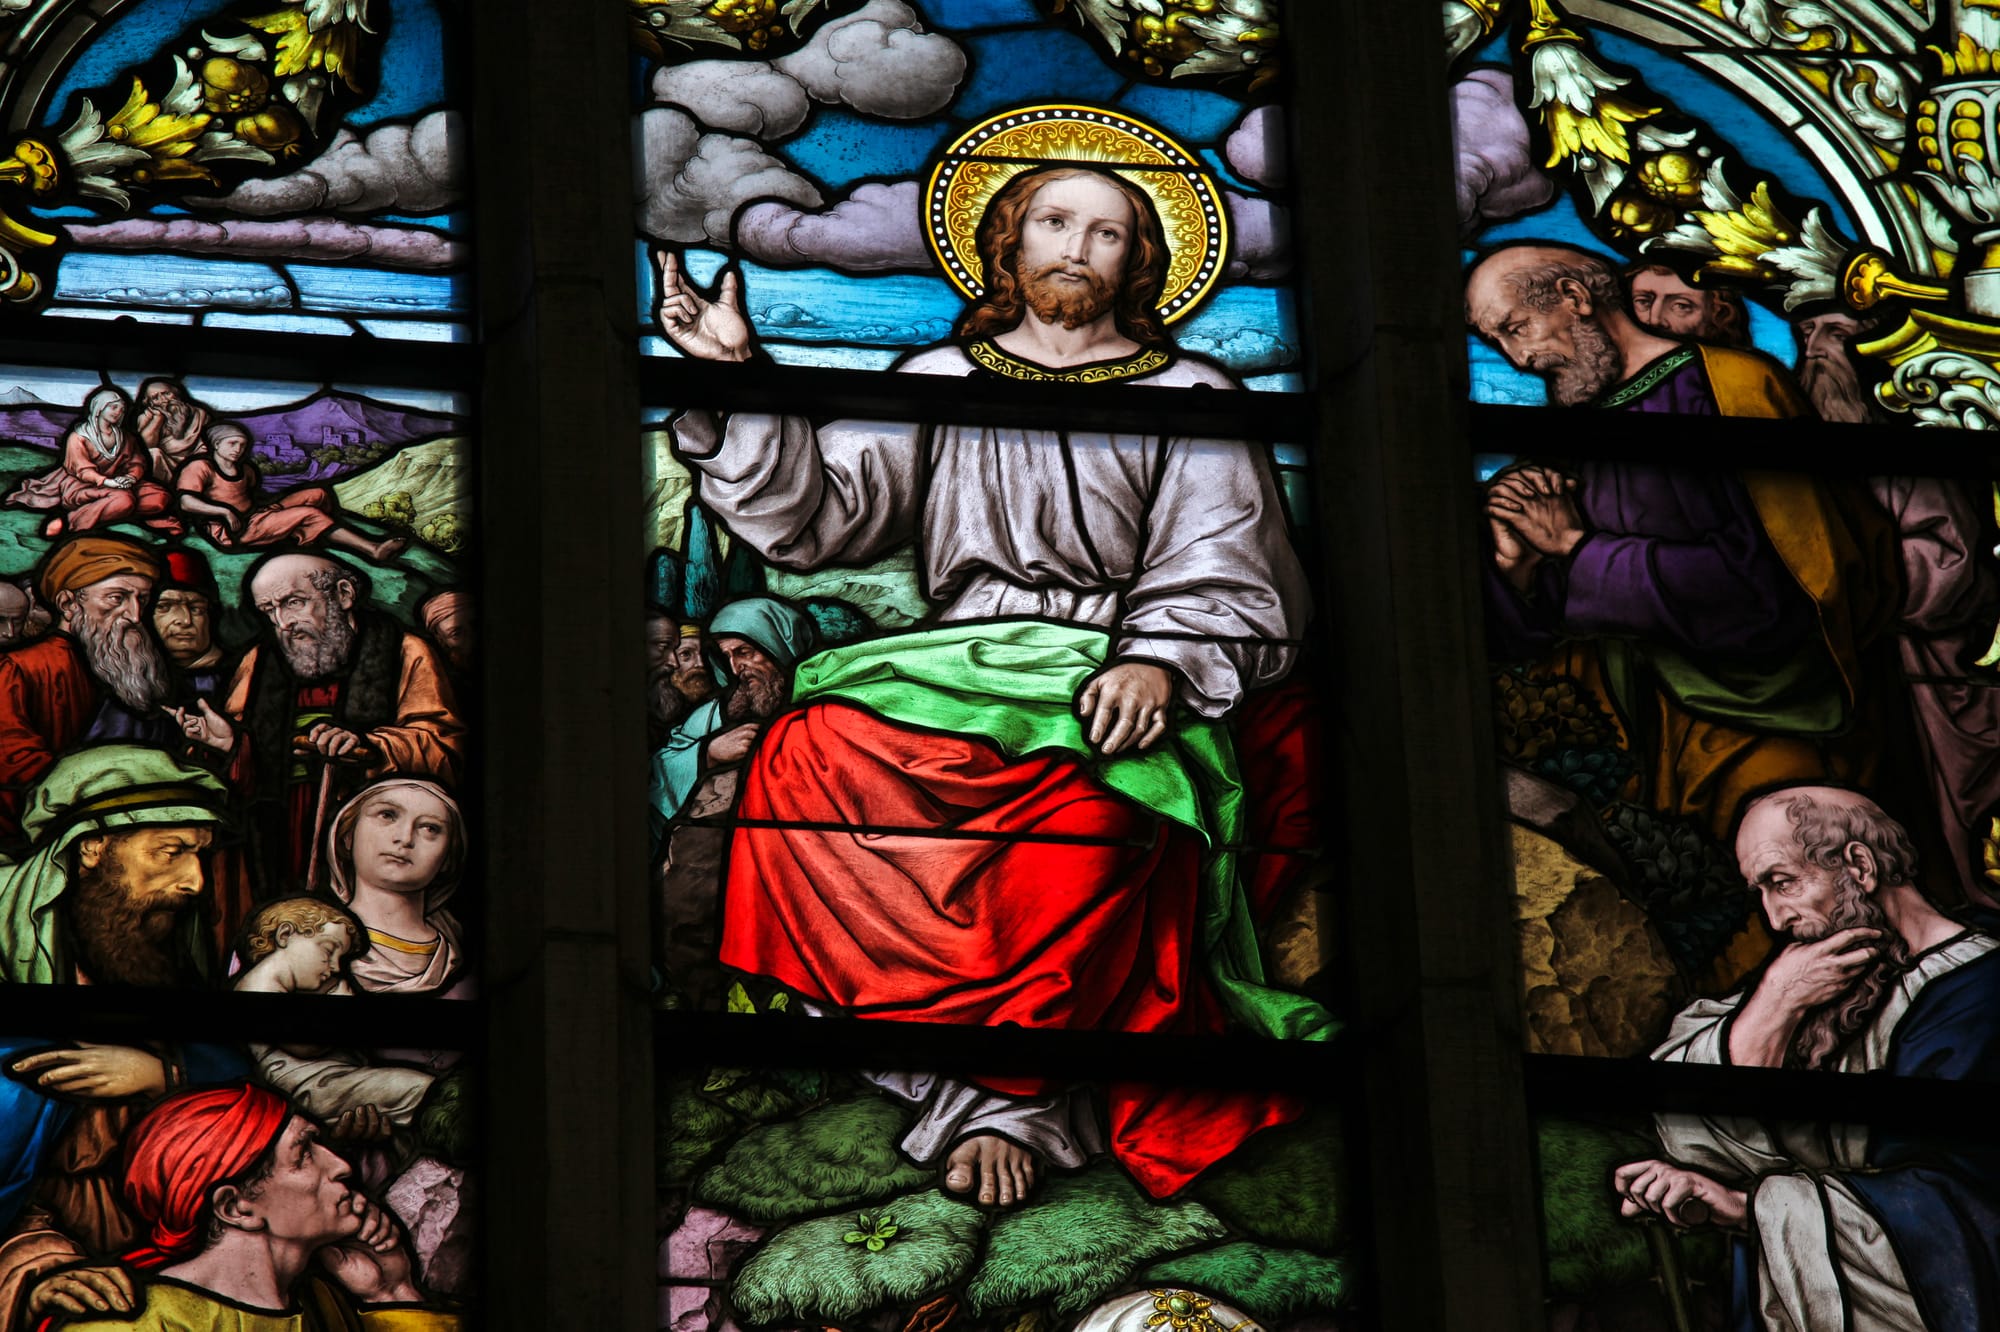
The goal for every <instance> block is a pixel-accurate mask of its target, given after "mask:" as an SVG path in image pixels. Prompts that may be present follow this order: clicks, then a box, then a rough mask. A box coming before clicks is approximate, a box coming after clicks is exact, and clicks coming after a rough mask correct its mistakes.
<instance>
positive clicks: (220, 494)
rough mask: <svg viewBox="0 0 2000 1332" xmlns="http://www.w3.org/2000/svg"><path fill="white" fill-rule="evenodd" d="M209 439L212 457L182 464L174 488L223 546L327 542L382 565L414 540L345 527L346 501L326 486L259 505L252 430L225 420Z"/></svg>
mask: <svg viewBox="0 0 2000 1332" xmlns="http://www.w3.org/2000/svg"><path fill="white" fill-rule="evenodd" d="M203 438H204V439H205V440H206V441H207V443H208V456H207V457H205V458H196V459H195V460H194V461H193V462H191V463H189V464H188V465H187V466H185V467H183V468H181V473H180V476H179V477H177V478H175V481H174V488H175V489H176V490H178V491H179V492H180V505H181V512H182V513H185V514H187V515H188V516H189V517H190V518H193V519H195V520H196V521H197V522H199V523H200V524H201V527H202V531H203V532H204V533H205V534H206V535H207V537H208V539H209V540H210V541H213V542H214V543H215V544H216V545H217V546H218V547H220V548H222V549H224V550H230V549H238V548H241V549H255V548H257V547H260V546H277V545H283V544H286V543H288V542H290V543H296V544H298V545H301V546H310V545H314V544H316V543H317V542H319V541H322V540H324V541H325V542H326V543H327V544H328V545H331V546H339V547H341V548H342V549H343V550H351V551H355V552H358V553H359V554H361V555H363V556H365V557H367V558H368V559H371V560H374V561H375V562H377V563H378V564H379V563H381V562H383V561H385V560H392V559H394V558H396V556H397V555H399V554H401V553H402V552H403V549H404V548H405V547H406V546H408V545H409V544H410V543H409V542H407V541H404V540H402V539H401V538H397V537H387V538H384V539H383V540H381V541H371V540H369V539H368V538H367V537H365V536H363V535H362V534H361V533H359V532H357V531H355V530H354V529H353V528H351V527H348V526H346V525H344V524H343V523H342V522H341V512H340V501H339V500H337V499H335V498H334V495H333V492H332V491H330V490H327V489H325V488H324V487H322V486H304V487H301V488H300V489H298V490H294V491H291V492H289V493H288V494H285V495H282V496H280V497H279V498H277V499H276V500H274V501H272V502H271V503H268V504H259V503H258V494H257V483H258V481H259V480H260V479H261V478H260V476H259V475H258V472H257V464H256V463H254V462H252V461H251V459H250V432H249V431H247V430H245V429H244V428H243V427H242V426H240V425H237V424H236V423H235V422H233V421H224V422H222V423H221V424H220V425H212V426H210V427H209V428H208V433H207V434H206V435H205V436H204V437H203Z"/></svg>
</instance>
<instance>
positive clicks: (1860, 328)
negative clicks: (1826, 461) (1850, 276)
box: [1792, 310, 1881, 423]
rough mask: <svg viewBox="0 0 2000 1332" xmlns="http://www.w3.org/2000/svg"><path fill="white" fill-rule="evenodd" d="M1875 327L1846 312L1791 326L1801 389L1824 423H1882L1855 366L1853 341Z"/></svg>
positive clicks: (1810, 317)
mask: <svg viewBox="0 0 2000 1332" xmlns="http://www.w3.org/2000/svg"><path fill="white" fill-rule="evenodd" d="M1874 326H1875V321H1874V320H1872V319H1866V320H1864V319H1857V318H1855V317H1854V316H1853V315H1851V314H1848V313H1847V312H1846V311H1844V310H1827V311H1825V312H1823V313H1821V314H1815V315H1808V316H1807V317H1806V318H1804V319H1801V320H1799V322H1798V323H1796V324H1794V325H1793V326H1792V332H1793V333H1794V334H1795V335H1796V336H1797V337H1798V340H1799V360H1798V366H1797V370H1798V376H1799V387H1800V388H1802V389H1804V390H1805V394H1806V397H1807V398H1808V399H1810V400H1811V402H1812V405H1813V410H1814V411H1815V412H1818V413H1819V419H1820V420H1822V421H1845V422H1850V423H1859V422H1863V421H1875V420H1879V419H1881V416H1880V413H1879V412H1877V411H1876V409H1875V402H1874V399H1873V397H1871V396H1870V394H1869V392H1868V390H1867V389H1865V388H1863V387H1862V384H1861V368H1860V367H1859V366H1858V365H1856V364H1855V362H1854V340H1855V339H1856V338H1858V337H1860V336H1861V335H1862V334H1863V333H1865V332H1867V331H1868V330H1869V329H1871V328H1873V327H1874Z"/></svg>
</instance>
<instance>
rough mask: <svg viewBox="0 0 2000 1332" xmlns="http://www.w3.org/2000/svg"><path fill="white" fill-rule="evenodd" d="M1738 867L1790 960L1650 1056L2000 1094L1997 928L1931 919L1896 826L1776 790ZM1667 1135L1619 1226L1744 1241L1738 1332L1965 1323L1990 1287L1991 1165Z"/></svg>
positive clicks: (1872, 1135) (1698, 1012) (1959, 1147)
mask: <svg viewBox="0 0 2000 1332" xmlns="http://www.w3.org/2000/svg"><path fill="white" fill-rule="evenodd" d="M1736 857H1737V864H1738V866H1739V868H1740V869H1741V870H1742V873H1743V877H1744V878H1745V879H1747V880H1748V881H1749V882H1750V884H1751V885H1752V887H1754V888H1755V889H1756V891H1757V893H1758V895H1759V897H1760V898H1761V899H1762V903H1763V909H1764V914H1765V917H1766V919H1767V920H1768V922H1769V924H1770V927H1771V929H1772V931H1773V933H1774V934H1775V935H1776V936H1777V937H1778V938H1779V940H1780V941H1781V944H1782V946H1781V947H1780V948H1779V949H1778V950H1777V951H1776V952H1774V953H1773V955H1772V957H1771V959H1770V962H1769V963H1768V964H1767V965H1766V966H1765V967H1764V969H1763V971H1762V972H1761V974H1759V975H1758V976H1757V977H1756V978H1755V979H1754V980H1753V981H1752V982H1751V983H1750V984H1748V985H1746V986H1745V987H1744V988H1742V989H1740V990H1738V991H1737V992H1736V993H1734V994H1731V995H1729V996H1727V997H1725V998H1722V999H1700V1000H1697V1001H1695V1002H1694V1003H1693V1004H1690V1005H1689V1006H1688V1007H1687V1008H1686V1009H1684V1010H1683V1011H1682V1012H1681V1014H1680V1016H1679V1017H1677V1018H1676V1019H1675V1020H1674V1025H1673V1030H1672V1032H1671V1033H1670V1034H1669V1036H1668V1038H1667V1041H1666V1043H1665V1044H1664V1045H1662V1046H1661V1047H1660V1048H1659V1049H1658V1050H1656V1051H1654V1052H1653V1058H1655V1059H1659V1060H1665V1061H1668V1062H1673V1063H1686V1064H1713V1065H1734V1066H1737V1067H1748V1068H1780V1067H1783V1068H1796V1069H1818V1070H1827V1071H1832V1072H1837V1073H1847V1074H1852V1073H1878V1074H1889V1075H1892V1076H1897V1077H1907V1078H1948V1079H1953V1080H1960V1079H1963V1080H1967V1081H2000V936H1996V934H1995V925H1996V923H2000V918H1997V917H1995V916H1994V915H1993V914H1992V913H1989V912H1979V913H1974V914H1972V915H1970V916H1968V917H1967V918H1965V919H1963V920H1961V919H1954V918H1953V917H1951V916H1947V915H1945V914H1944V913H1943V912H1941V911H1939V910H1938V909H1937V908H1936V907H1934V906H1932V905H1931V903H1930V902H1929V900H1928V899H1927V898H1926V897H1925V895H1924V893H1923V891H1922V890H1921V889H1920V888H1919V887H1918V886H1917V881H1916V871H1917V860H1916V851H1915V847H1914V845H1913V843H1912V842H1911V839H1910V836H1909V834H1908V833H1907V832H1906V831H1905V830H1904V828H1903V827H1902V825H1900V824H1898V823H1897V822H1896V821H1895V820H1893V819H1891V818H1890V817H1889V816H1888V815H1887V814H1885V813H1883V811H1882V810H1881V808H1880V807H1879V806H1877V805H1876V804H1875V803H1874V802H1873V801H1872V800H1869V799H1868V798H1867V797H1865V796H1862V795H1859V794H1857V793H1856V792H1853V791H1848V790H1842V789H1838V788H1832V787H1795V788H1790V789H1785V790H1779V791H1776V792H1772V793H1770V794H1767V795H1765V796H1763V797H1761V798H1759V799H1758V800H1756V801H1754V802H1752V803H1751V804H1750V805H1749V806H1748V807H1747V809H1746V810H1745V812H1744V815H1743V823H1742V827H1741V829H1740V830H1739V832H1738V834H1737V838H1736ZM1659 1134H1660V1142H1661V1146H1662V1148H1663V1150H1664V1155H1663V1156H1662V1157H1661V1158H1659V1159H1655V1160H1648V1161H1634V1162H1632V1163H1630V1164H1628V1165H1623V1166H1620V1167H1619V1168H1618V1169H1617V1170H1616V1171H1615V1172H1614V1173H1613V1176H1612V1183H1613V1187H1614V1189H1615V1190H1616V1191H1617V1193H1618V1195H1619V1196H1620V1200H1621V1204H1620V1205H1621V1208H1622V1210H1623V1212H1624V1214H1625V1215H1626V1216H1632V1217H1637V1216H1646V1215H1656V1216H1661V1217H1664V1218H1666V1219H1667V1220H1669V1221H1672V1222H1674V1223H1676V1224H1679V1225H1700V1224H1713V1225H1716V1226H1719V1227H1721V1228H1722V1229H1723V1230H1725V1231H1726V1232H1730V1233H1731V1234H1732V1235H1733V1236H1734V1237H1735V1240H1736V1243H1735V1248H1736V1259H1737V1278H1736V1280H1735V1281H1734V1282H1733V1283H1732V1284H1733V1286H1734V1289H1735V1290H1736V1291H1737V1292H1738V1294H1739V1301H1738V1307H1737V1309H1736V1310H1735V1315H1736V1321H1735V1322H1733V1323H1732V1324H1731V1325H1732V1326H1760V1327H1764V1328H1768V1329H1774V1330H1775V1329H1793V1328H1800V1327H1814V1328H1820V1327H1828V1328H1833V1327H1846V1328H1857V1329H1858V1328H1881V1329H1887V1328H1916V1327H1960V1326H1972V1325H1973V1322H1974V1321H1976V1320H1972V1319H1968V1318H1965V1317H1964V1315H1969V1314H1972V1313H1973V1312H1975V1310H1974V1308H1973V1307H1972V1306H1971V1305H1969V1304H1968V1303H1967V1301H1968V1300H1977V1299H1980V1298H1983V1297H1982V1296H1980V1295H1978V1294H1976V1293H1975V1292H1980V1291H1987V1290H1992V1289H1994V1288H1995V1284H1994V1283H1995V1282H1996V1280H2000V1225H1996V1224H1995V1222H1996V1218H2000V1154H1997V1153H1995V1151H1994V1150H1993V1149H1992V1148H1990V1147H1981V1146H1977V1145H1967V1144H1956V1145H1955V1144H1953V1143H1951V1142H1950V1141H1949V1140H1945V1139H1940V1138H1939V1137H1937V1136H1935V1135H1930V1134H1925V1135H1921V1136H1914V1135H1911V1134H1909V1133H1907V1132H1906V1131H1901V1130H1896V1129H1880V1130H1878V1129H1868V1128H1865V1127H1859V1126H1838V1125H1836V1126H1831V1127H1829V1126H1827V1125H1814V1124H1796V1125H1794V1124H1771V1123H1766V1122H1763V1121H1758V1120H1747V1119H1741V1120H1739V1119H1733V1118H1727V1117H1701V1116H1692V1115H1662V1116H1660V1117H1659ZM1742 1296H1747V1297H1748V1299H1747V1300H1744V1299H1742V1298H1741V1297H1742Z"/></svg>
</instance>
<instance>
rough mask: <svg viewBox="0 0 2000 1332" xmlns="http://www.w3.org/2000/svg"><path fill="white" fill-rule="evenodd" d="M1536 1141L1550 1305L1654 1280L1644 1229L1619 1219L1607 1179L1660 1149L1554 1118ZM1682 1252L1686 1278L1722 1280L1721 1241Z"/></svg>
mask: <svg viewBox="0 0 2000 1332" xmlns="http://www.w3.org/2000/svg"><path fill="white" fill-rule="evenodd" d="M1537 1138H1538V1141H1539V1145H1540V1152H1539V1155H1540V1167H1541V1176H1542V1233H1543V1235H1544V1236H1545V1237H1546V1243H1547V1252H1548V1274H1547V1290H1548V1294H1549V1298H1551V1299H1578V1298H1582V1297H1584V1296H1589V1295H1596V1294H1600V1293H1602V1292H1604V1291H1608V1290H1615V1289H1618V1288H1619V1287H1622V1286H1629V1285H1632V1284H1635V1283H1639V1282H1646V1281H1651V1280H1652V1279H1653V1278H1654V1276H1655V1275H1656V1274H1655V1272H1654V1270H1653V1255H1652V1250H1651V1249H1650V1248H1648V1246H1647V1244H1646V1233H1645V1228H1644V1224H1643V1223H1641V1222H1637V1221H1632V1220H1628V1219H1627V1218H1625V1217H1622V1216H1620V1215H1619V1214H1618V1199H1617V1197H1616V1195H1614V1194H1613V1193H1612V1191H1611V1172H1612V1170H1614V1169H1615V1168H1617V1167H1618V1166H1621V1165H1623V1164H1625V1163H1626V1162H1627V1161H1642V1160H1647V1159H1649V1158H1652V1157H1657V1156H1658V1155H1659V1154H1660V1145H1659V1143H1658V1142H1657V1141H1655V1140H1654V1139H1653V1138H1652V1137H1651V1136H1649V1135H1647V1134H1644V1133H1640V1132H1637V1131H1635V1130H1633V1129H1626V1128H1616V1127H1612V1126H1609V1125H1604V1124H1592V1123H1585V1122H1581V1121H1574V1120H1560V1119H1557V1120H1544V1121H1542V1123H1541V1125H1540V1126H1539V1129H1538V1131H1537ZM1681 1250H1682V1259H1683V1265H1684V1267H1685V1268H1686V1270H1687V1271H1688V1273H1689V1275H1690V1276H1695V1277H1697V1278H1705V1279H1714V1280H1719V1279H1720V1275H1719V1274H1720V1272H1721V1269H1722V1267H1723V1265H1724V1264H1725V1262H1726V1261H1727V1254H1726V1250H1725V1245H1724V1244H1723V1241H1722V1237H1721V1236H1720V1235H1719V1234H1717V1233H1716V1232H1714V1231H1691V1232H1688V1233H1686V1234H1683V1235H1682V1236H1681Z"/></svg>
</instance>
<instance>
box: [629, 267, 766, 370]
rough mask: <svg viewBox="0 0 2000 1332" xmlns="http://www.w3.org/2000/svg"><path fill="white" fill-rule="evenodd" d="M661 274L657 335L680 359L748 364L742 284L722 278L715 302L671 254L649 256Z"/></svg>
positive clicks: (733, 276) (730, 274) (732, 271)
mask: <svg viewBox="0 0 2000 1332" xmlns="http://www.w3.org/2000/svg"><path fill="white" fill-rule="evenodd" d="M653 261H654V263H655V264H657V265H658V267H659V273H660V306H659V309H658V311H657V315H658V317H659V321H660V335H661V336H662V337H664V338H665V339H666V340H667V341H668V342H671V343H673V344H674V346H676V347H678V348H679V349H680V350H681V352H682V353H683V354H684V355H687V356H692V357H694V358H695V359H697V360H702V361H747V360H749V359H750V320H749V318H748V317H747V316H745V315H744V313H743V280H742V279H741V278H739V277H737V276H736V270H735V269H733V268H732V269H729V270H728V271H727V272H725V273H723V275H722V283H721V285H720V286H719V287H717V288H716V292H715V296H714V298H713V299H710V298H709V297H706V296H703V295H702V294H701V292H700V290H699V289H697V288H696V287H695V285H694V283H693V282H692V281H690V280H689V278H688V276H687V274H686V273H685V272H684V271H683V270H682V269H681V258H680V256H679V255H678V254H675V253H674V252H673V251H672V250H655V251H653Z"/></svg>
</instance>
